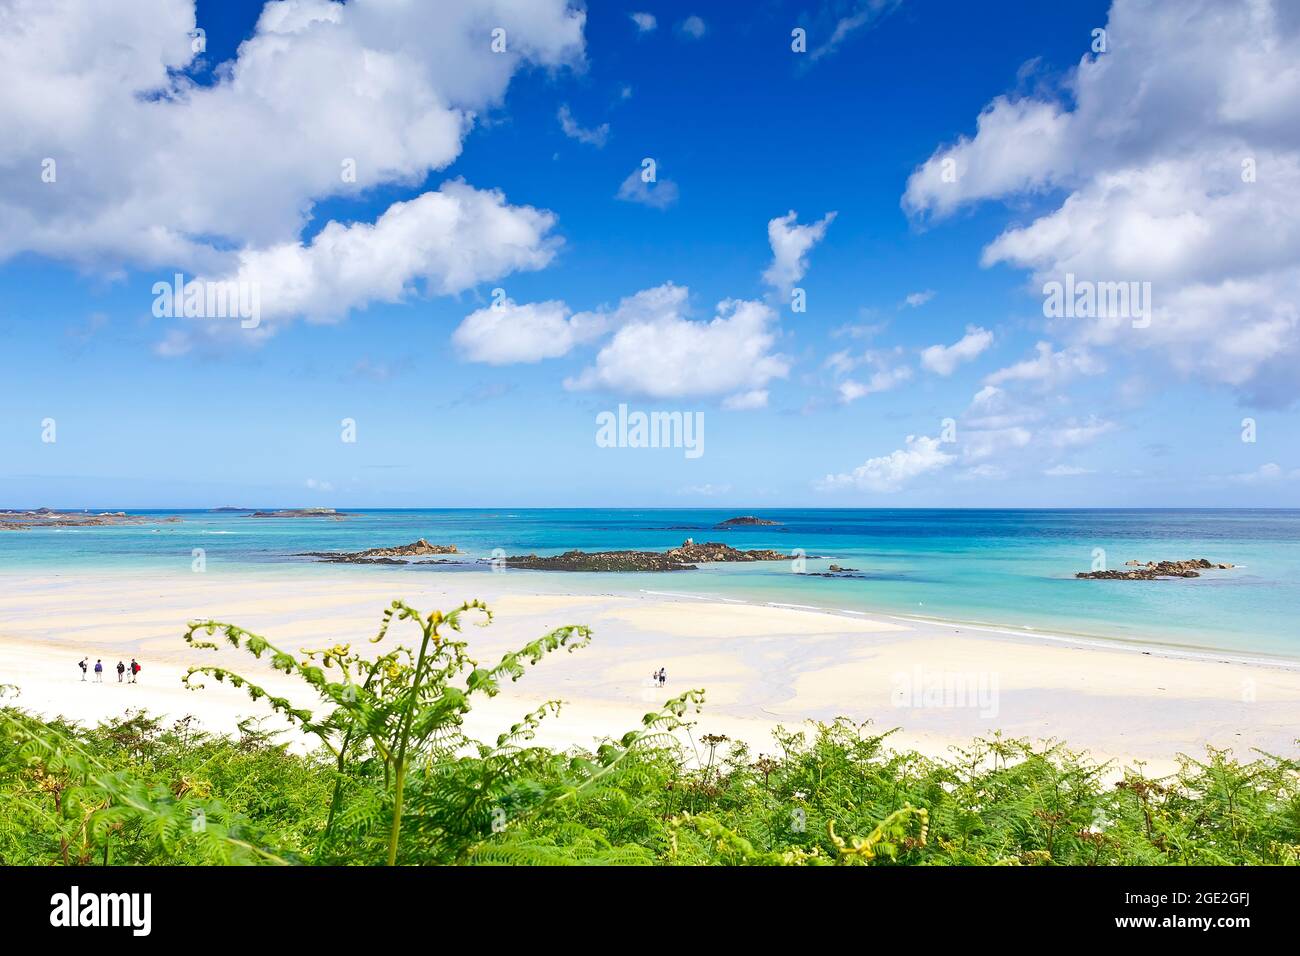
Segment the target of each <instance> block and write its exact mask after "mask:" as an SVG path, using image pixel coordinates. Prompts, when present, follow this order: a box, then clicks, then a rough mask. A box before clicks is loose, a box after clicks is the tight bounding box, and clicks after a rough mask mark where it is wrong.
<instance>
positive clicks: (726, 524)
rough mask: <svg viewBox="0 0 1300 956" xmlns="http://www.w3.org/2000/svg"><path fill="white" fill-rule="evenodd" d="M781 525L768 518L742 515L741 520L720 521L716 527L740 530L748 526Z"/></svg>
mask: <svg viewBox="0 0 1300 956" xmlns="http://www.w3.org/2000/svg"><path fill="white" fill-rule="evenodd" d="M780 523H781V522H779V521H769V520H768V519H767V518H757V517H755V516H754V515H741V516H740V517H739V518H728V519H727V520H726V521H720V522H718V524H717V526H716V527H719V528H740V527H745V526H747V525H778V524H780Z"/></svg>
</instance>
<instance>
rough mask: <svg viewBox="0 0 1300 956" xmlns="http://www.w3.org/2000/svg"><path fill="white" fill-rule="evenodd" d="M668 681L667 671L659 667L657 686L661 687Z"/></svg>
mask: <svg viewBox="0 0 1300 956" xmlns="http://www.w3.org/2000/svg"><path fill="white" fill-rule="evenodd" d="M666 683H668V671H667V670H666V669H665V668H662V667H661V668H659V686H660V687H663V686H664V684H666Z"/></svg>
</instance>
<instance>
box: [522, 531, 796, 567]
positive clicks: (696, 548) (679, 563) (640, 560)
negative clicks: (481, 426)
mask: <svg viewBox="0 0 1300 956" xmlns="http://www.w3.org/2000/svg"><path fill="white" fill-rule="evenodd" d="M789 558H790V555H788V554H782V553H781V552H780V551H767V550H763V551H740V550H738V549H736V548H733V547H731V546H730V545H726V544H719V543H718V542H714V541H707V542H703V543H700V544H697V543H695V542H694V541H692V540H691V539H689V538H687V539H686V541H685V542H684V543H683V544H682V545H680V546H679V547H676V548H670V549H669V550H667V551H593V552H586V551H566V552H564V553H563V554H555V555H548V556H545V557H539V556H537V555H535V554H526V555H512V556H509V557H506V558H503V559H501V560H502V561H504V563H505V566H506V567H508V568H525V569H528V570H534V571H694V570H696V568H697V566H698V565H700V564H706V563H709V562H715V561H786V560H789Z"/></svg>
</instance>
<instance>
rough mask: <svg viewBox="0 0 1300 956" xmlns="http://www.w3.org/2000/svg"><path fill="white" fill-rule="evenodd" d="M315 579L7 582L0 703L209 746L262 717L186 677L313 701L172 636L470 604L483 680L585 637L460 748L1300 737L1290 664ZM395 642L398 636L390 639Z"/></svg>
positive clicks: (115, 576)
mask: <svg viewBox="0 0 1300 956" xmlns="http://www.w3.org/2000/svg"><path fill="white" fill-rule="evenodd" d="M312 567H313V568H315V569H316V573H311V574H300V573H296V571H290V572H289V573H284V571H285V570H286V569H285V568H284V566H280V568H281V570H279V571H277V570H272V569H270V568H266V569H263V570H262V571H260V572H248V571H239V572H235V571H231V570H229V569H228V568H227V569H224V570H218V569H217V568H216V567H214V568H213V569H210V570H209V571H208V572H207V573H205V574H193V573H190V572H189V571H188V569H187V570H185V571H180V570H175V569H173V570H172V571H171V572H169V573H165V574H159V573H152V574H142V573H139V572H135V571H122V570H118V571H116V572H114V573H112V574H103V573H99V574H82V573H75V572H68V571H66V570H64V571H60V572H54V573H44V574H42V573H36V574H24V575H15V574H14V573H12V572H0V583H2V584H4V585H5V595H4V597H0V683H9V684H17V685H18V686H19V687H20V688H22V690H23V694H22V697H20V698H19V699H18V700H17V701H16V703H17V705H18V706H22V707H24V708H26V709H30V710H32V711H34V712H37V713H41V714H43V715H45V716H55V715H57V714H64V715H66V716H68V717H70V718H72V719H79V720H83V721H87V722H92V723H93V722H95V721H96V720H99V719H104V718H110V717H118V716H121V713H122V711H123V710H124V709H125V708H127V707H131V706H135V707H145V708H147V709H149V710H150V711H152V712H154V713H158V714H162V715H163V716H175V717H179V716H184V715H185V714H187V713H192V714H194V715H195V716H196V718H197V719H198V720H199V722H200V724H202V725H203V726H205V727H208V728H209V729H214V730H231V729H232V728H233V725H234V723H235V722H236V721H237V719H238V718H239V717H242V716H248V715H258V716H260V715H263V714H265V713H266V709H265V707H264V706H263V705H259V704H256V703H254V702H252V701H250V700H249V699H248V698H247V697H246V696H244V694H243V693H242V692H235V691H232V690H231V688H229V687H227V686H225V685H217V684H215V682H209V684H210V686H209V687H208V689H207V690H205V691H201V692H190V691H187V690H185V689H184V688H182V687H181V686H180V675H181V674H183V673H184V671H185V669H186V667H188V666H189V665H191V664H196V663H221V664H223V665H226V666H230V665H233V666H234V667H235V668H236V669H237V670H239V671H240V672H243V673H246V674H248V675H249V676H250V677H253V676H256V677H257V679H259V680H262V679H264V680H265V683H266V686H267V687H268V689H272V690H273V691H274V692H276V693H282V694H284V695H285V696H288V697H290V699H295V702H299V700H301V702H303V703H307V704H310V703H313V700H312V698H311V697H310V695H308V696H307V697H306V698H305V699H303V698H301V694H302V690H303V688H302V687H300V686H299V685H298V682H296V681H295V680H293V679H285V678H284V675H281V674H278V673H269V672H267V671H266V669H265V668H264V667H263V666H261V665H259V663H258V662H256V661H254V660H253V659H252V658H251V657H248V656H246V655H243V654H235V653H234V652H230V653H229V654H227V652H226V651H225V650H223V651H222V652H220V654H221V655H223V657H222V658H221V659H219V658H218V657H216V656H213V655H205V654H204V653H202V652H198V651H195V650H193V649H191V648H188V647H186V646H185V645H183V644H182V642H181V640H180V635H181V633H182V631H183V630H184V626H185V624H186V622H187V621H189V620H191V619H207V618H215V619H217V620H223V621H228V622H231V623H235V624H239V625H241V626H243V627H247V628H248V629H249V630H251V631H253V632H255V633H259V634H262V635H264V636H266V637H267V638H268V639H269V640H271V641H272V642H273V643H275V644H277V645H278V646H280V647H282V648H284V649H286V650H290V651H295V650H297V649H298V648H300V647H303V646H325V645H327V644H331V643H335V642H337V641H344V642H348V641H350V642H353V643H356V644H357V645H358V646H361V645H362V642H363V641H365V640H366V639H368V638H370V637H372V636H373V635H374V633H375V631H376V629H377V626H378V622H379V618H380V613H381V612H382V610H383V608H384V607H386V606H388V604H389V602H391V601H392V600H393V599H395V598H402V599H405V600H408V601H409V602H410V603H411V604H412V605H413V606H415V607H417V608H420V609H422V610H425V611H428V610H432V609H433V608H435V607H437V608H442V609H444V610H445V609H446V608H447V607H449V606H454V605H457V604H459V603H460V602H461V601H462V600H465V599H469V598H473V597H478V598H482V599H483V600H485V601H486V603H487V604H488V605H489V606H490V607H492V609H493V611H494V612H495V614H496V618H495V623H494V624H493V625H492V626H491V627H490V628H487V629H486V630H482V631H480V630H478V629H477V628H474V627H471V626H467V627H466V628H465V631H464V632H463V635H462V637H463V639H465V640H468V641H469V642H470V650H471V653H472V654H474V656H475V657H476V658H477V659H480V660H494V659H496V656H497V655H499V654H500V653H504V652H506V651H509V650H513V649H514V648H516V647H518V646H520V645H521V644H522V643H524V642H525V641H527V640H531V639H534V638H536V637H538V636H540V635H541V634H543V633H546V632H547V631H548V630H550V629H552V628H554V627H557V626H561V625H563V624H570V623H574V624H587V625H589V626H591V627H592V628H593V631H594V634H595V639H594V640H593V642H592V644H591V646H589V647H587V648H585V649H583V650H581V651H579V652H577V653H575V654H573V655H568V654H564V653H561V654H559V655H552V656H551V657H549V658H548V659H547V660H546V661H544V662H543V663H542V664H540V665H539V666H538V667H536V668H533V669H530V671H529V673H528V674H527V675H526V676H525V677H524V678H523V679H522V680H521V681H519V683H518V684H513V685H510V686H509V687H507V688H504V689H503V692H502V694H501V695H500V696H499V697H497V698H494V699H491V700H486V699H482V700H479V701H478V702H476V704H475V707H474V710H473V711H472V712H471V715H470V720H469V721H468V722H467V731H469V732H471V734H477V735H481V736H484V737H487V738H489V739H490V737H491V736H495V733H496V732H498V731H500V730H501V729H502V728H503V727H506V726H509V725H510V724H511V723H513V722H515V721H516V720H517V719H518V718H519V717H520V716H521V715H522V714H523V713H525V712H527V711H528V710H531V709H534V708H535V707H537V706H540V704H541V703H543V702H544V701H546V700H549V699H561V700H564V701H565V702H566V703H565V707H564V711H563V713H562V715H561V717H560V718H559V719H558V720H557V721H554V722H548V725H547V726H544V728H543V730H542V732H541V733H539V735H538V738H537V741H538V743H539V744H543V745H546V746H553V747H557V748H561V749H562V748H564V747H567V746H572V745H575V744H579V745H583V746H590V745H591V744H592V742H593V741H594V740H596V739H598V738H600V737H603V736H607V735H608V736H617V735H618V734H621V733H622V732H624V731H626V730H627V729H630V728H631V727H634V726H636V725H637V724H638V723H639V720H640V717H641V715H642V714H644V713H645V712H646V711H648V710H651V709H654V708H655V707H658V706H659V705H661V704H662V703H663V701H664V700H666V699H667V698H669V697H672V696H676V695H677V694H680V693H682V692H683V691H685V690H686V689H687V688H694V687H701V688H703V689H704V690H705V691H706V695H707V696H706V705H705V708H704V711H703V713H702V714H701V715H700V716H699V718H698V719H699V722H700V725H699V731H698V732H699V733H705V732H713V733H724V734H726V735H727V736H729V737H732V738H733V739H740V740H745V741H746V742H748V743H749V744H750V745H751V750H752V752H753V753H755V754H758V753H762V752H765V751H770V750H771V748H772V746H773V741H772V738H771V732H772V730H773V729H774V728H775V727H776V726H777V725H781V724H784V725H785V726H787V727H788V728H797V727H799V726H802V724H803V722H804V721H805V720H830V719H833V718H834V717H837V716H845V717H848V718H850V719H853V720H855V721H862V720H867V721H871V723H872V726H873V732H884V731H885V730H889V729H890V728H895V727H896V728H901V729H900V731H899V733H897V734H896V735H895V736H894V737H892V738H891V744H890V745H891V746H892V747H893V748H895V749H916V750H919V751H921V752H923V753H927V754H929V755H931V756H942V755H944V754H946V753H947V752H948V750H949V748H951V747H953V746H959V747H960V746H965V745H967V744H969V743H970V741H971V740H972V739H973V738H974V737H977V736H984V735H986V734H988V733H991V732H992V731H995V730H1001V731H1003V732H1004V733H1005V734H1006V735H1007V736H1013V737H1027V738H1030V739H1038V740H1041V739H1057V740H1061V741H1063V742H1064V743H1065V744H1066V745H1067V746H1069V747H1070V748H1072V749H1080V750H1087V751H1089V752H1090V753H1092V754H1093V755H1094V756H1095V757H1096V758H1097V759H1098V760H1099V761H1100V760H1115V761H1117V766H1122V765H1129V764H1131V763H1133V762H1136V761H1142V762H1144V763H1145V764H1146V765H1147V767H1148V768H1149V769H1152V770H1155V769H1159V770H1164V771H1168V770H1171V769H1173V767H1174V766H1176V761H1177V754H1179V753H1187V754H1189V755H1193V756H1196V755H1199V754H1203V753H1204V747H1205V745H1206V744H1212V745H1214V746H1218V747H1232V748H1234V749H1249V748H1256V747H1257V748H1259V749H1265V750H1269V751H1271V752H1275V753H1291V752H1292V751H1293V750H1294V749H1295V737H1296V733H1295V731H1294V728H1295V727H1296V726H1300V666H1298V665H1297V664H1296V663H1293V662H1290V661H1275V660H1269V659H1253V658H1252V659H1240V660H1233V659H1231V658H1230V657H1225V655H1215V654H1206V653H1197V652H1185V651H1182V650H1181V649H1176V648H1175V649H1171V648H1167V647H1162V646H1158V645H1143V644H1136V643H1132V642H1120V641H1111V640H1090V639H1079V638H1074V637H1070V636H1068V635H1058V634H1050V633H1046V632H1041V631H1027V632H1018V631H1012V630H1007V629H1003V628H989V627H985V626H981V625H971V624H965V623H962V622H953V621H943V620H936V619H933V618H929V619H923V618H918V617H907V616H901V615H893V614H887V613H876V614H870V615H869V614H867V613H865V612H857V611H852V612H843V611H839V612H837V611H836V610H835V609H825V608H814V607H808V606H805V607H788V606H784V607H783V606H776V602H766V603H762V604H760V603H754V602H744V601H739V600H737V599H719V598H717V597H714V596H707V595H685V594H674V593H667V594H665V593H651V592H645V591H637V592H629V593H623V594H618V593H597V594H592V593H575V592H572V591H570V590H568V589H561V588H555V587H551V588H549V589H539V588H537V587H536V586H535V582H536V581H537V579H536V578H531V579H529V578H525V579H524V580H520V579H519V576H518V575H515V574H511V573H507V574H500V575H497V574H485V575H483V576H482V577H475V578H466V577H464V576H462V575H455V576H446V575H411V574H404V573H403V571H404V570H405V569H401V568H398V569H392V568H367V569H365V571H364V572H363V573H358V572H357V571H356V569H353V568H351V567H349V566H345V565H328V566H312ZM124 582H125V583H124ZM552 583H555V582H552ZM392 639H395V640H397V641H398V642H400V643H409V642H410V639H411V638H410V635H409V634H407V633H405V631H404V630H403V631H400V632H398V633H396V634H394V635H393V636H392V638H390V640H392ZM83 654H88V655H89V656H90V660H91V663H92V664H93V662H94V660H95V659H96V657H102V658H103V659H104V660H105V661H106V664H105V666H106V669H108V670H109V671H110V674H109V675H108V681H109V682H111V683H106V684H105V685H104V687H103V688H102V690H103V691H105V693H101V692H100V690H101V689H99V688H97V689H95V691H93V692H91V693H87V692H86V690H87V689H86V688H82V687H81V682H80V680H79V679H78V677H79V675H78V674H77V673H76V669H75V665H76V661H77V660H78V659H80V657H81V656H82V655H83ZM123 654H131V655H133V656H139V658H140V660H141V662H142V663H143V664H144V665H145V670H144V672H143V673H142V674H141V680H142V682H143V683H142V684H138V685H129V684H128V685H125V687H124V688H117V687H116V681H115V677H116V675H115V674H113V673H111V670H112V668H113V666H114V665H115V662H116V658H117V656H119V655H123ZM659 666H666V667H667V670H668V676H669V683H668V685H667V687H666V688H663V689H659V688H655V687H652V686H651V685H650V683H649V680H648V676H649V674H650V672H651V670H653V669H656V668H657V667H659ZM88 683H91V682H88ZM931 685H932V686H931ZM127 688H129V693H125V694H117V693H116V691H118V690H119V689H127ZM954 694H955V695H956V696H955V697H954V696H953V695H954ZM963 694H964V695H966V696H965V697H963V696H962V695H963ZM683 741H684V743H685V742H686V740H685V738H684V739H683Z"/></svg>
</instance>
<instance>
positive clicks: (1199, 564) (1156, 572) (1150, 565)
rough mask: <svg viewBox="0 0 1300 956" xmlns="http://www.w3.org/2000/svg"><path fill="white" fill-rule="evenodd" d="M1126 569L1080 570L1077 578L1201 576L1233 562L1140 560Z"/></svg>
mask: <svg viewBox="0 0 1300 956" xmlns="http://www.w3.org/2000/svg"><path fill="white" fill-rule="evenodd" d="M1124 567H1125V568H1126V569H1127V570H1124V571H1080V572H1079V573H1078V574H1076V575H1075V577H1076V578H1090V579H1092V580H1095V581H1156V580H1159V579H1160V578H1199V577H1200V576H1201V572H1202V571H1226V570H1228V569H1229V568H1231V567H1233V565H1231V564H1214V563H1212V562H1210V561H1207V560H1206V559H1205V558H1191V559H1189V560H1187V561H1148V562H1147V563H1146V564H1142V563H1140V562H1138V561H1128V562H1125V564H1124Z"/></svg>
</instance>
